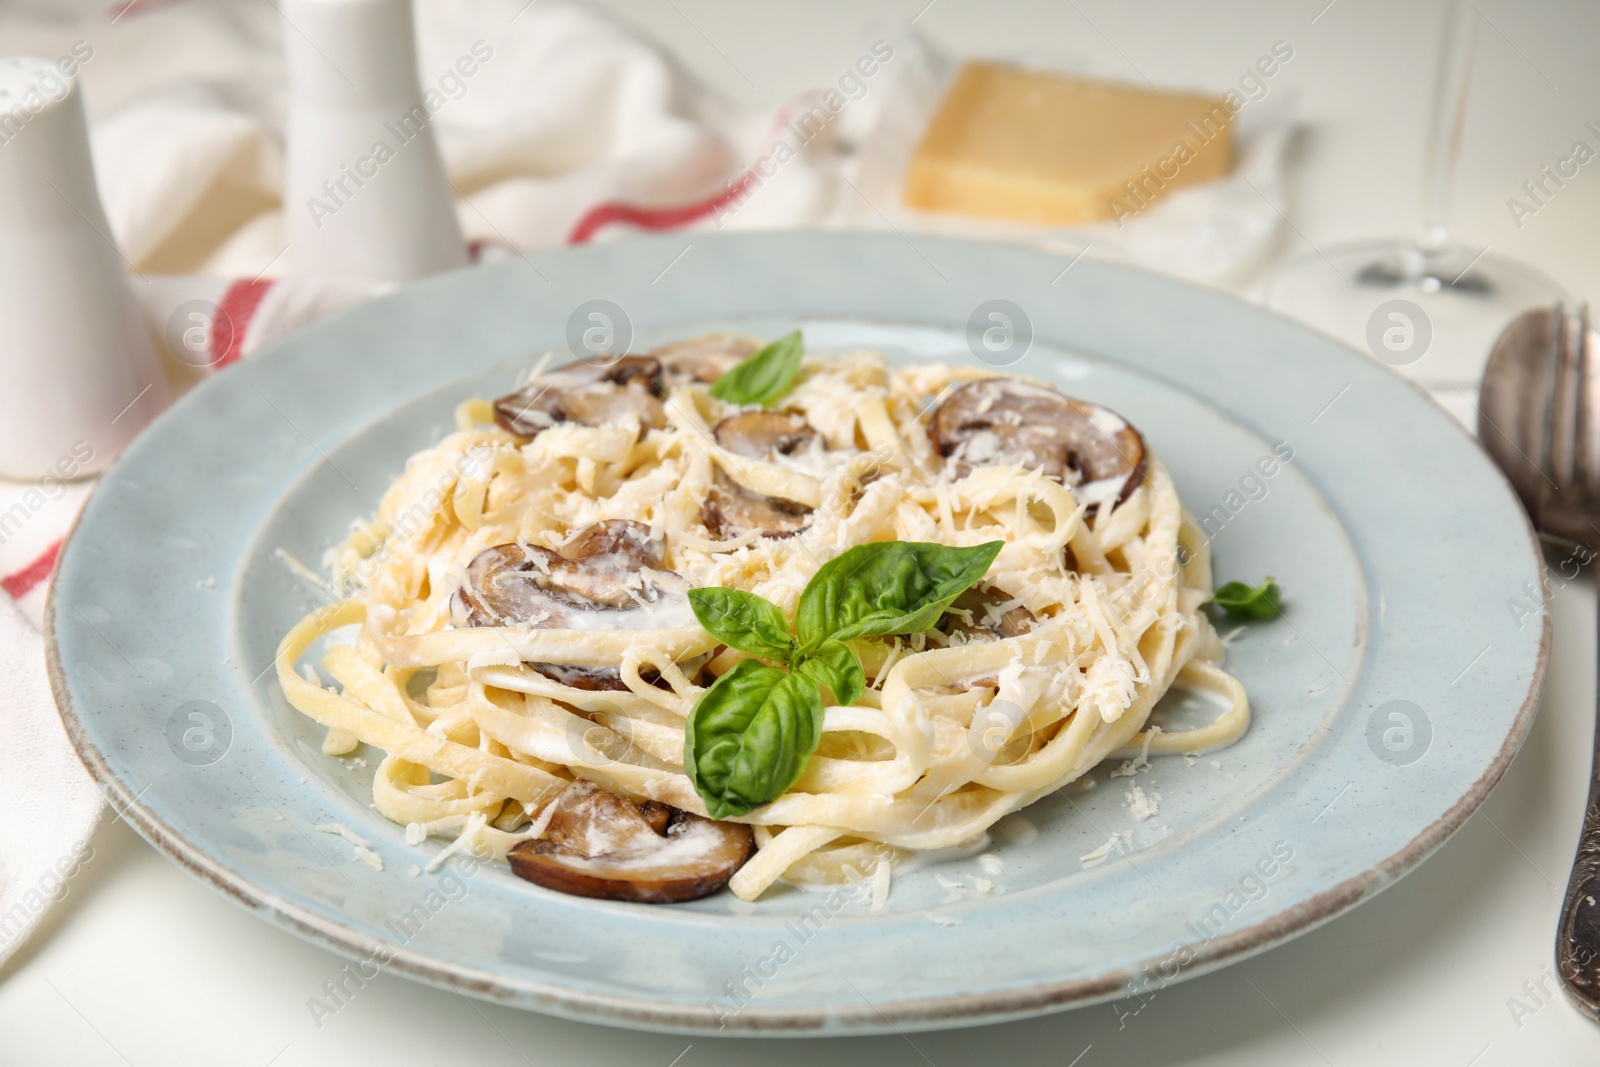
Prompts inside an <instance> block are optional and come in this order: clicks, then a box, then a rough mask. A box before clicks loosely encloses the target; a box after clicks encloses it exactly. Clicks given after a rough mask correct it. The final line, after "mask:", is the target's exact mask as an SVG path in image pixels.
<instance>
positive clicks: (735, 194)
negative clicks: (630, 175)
mask: <svg viewBox="0 0 1600 1067" xmlns="http://www.w3.org/2000/svg"><path fill="white" fill-rule="evenodd" d="M753 177H754V176H753V175H752V174H751V173H750V172H749V171H745V172H744V173H743V174H741V175H739V177H738V178H737V179H735V180H734V181H733V182H730V183H729V185H728V187H727V188H726V189H724V190H723V191H722V192H720V193H718V194H717V195H716V196H713V197H709V198H708V199H705V200H699V201H696V202H695V203H692V204H684V205H681V206H679V207H640V206H639V205H637V204H627V203H624V202H622V201H621V200H607V201H604V202H602V203H599V204H596V205H595V206H594V207H592V208H590V209H589V210H588V211H586V212H585V213H584V215H583V217H582V218H580V219H579V220H578V224H577V225H576V226H574V227H573V228H572V233H571V234H569V235H568V236H567V244H569V245H581V244H587V243H588V242H589V239H590V238H592V237H593V236H594V235H595V234H596V233H597V232H598V231H600V230H602V229H604V228H605V227H607V226H610V225H611V224H612V223H614V222H626V223H629V224H630V225H633V226H638V227H640V228H641V229H645V230H673V229H677V228H678V227H679V226H687V225H688V224H689V223H691V222H694V221H696V220H698V219H703V218H705V217H706V216H707V215H711V214H714V213H715V212H716V210H717V209H718V208H720V207H722V206H723V205H724V204H728V203H731V202H733V201H735V200H737V199H739V198H740V197H741V196H743V195H744V194H745V190H746V189H748V188H749V187H750V182H751V180H752V179H753Z"/></svg>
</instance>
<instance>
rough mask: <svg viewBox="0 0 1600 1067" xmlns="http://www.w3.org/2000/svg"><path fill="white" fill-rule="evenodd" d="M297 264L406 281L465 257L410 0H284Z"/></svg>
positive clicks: (287, 208) (309, 269) (292, 239)
mask: <svg viewBox="0 0 1600 1067" xmlns="http://www.w3.org/2000/svg"><path fill="white" fill-rule="evenodd" d="M282 11H283V17H284V20H285V22H286V23H287V25H285V26H284V31H283V39H284V47H285V50H286V59H287V66H288V73H289V111H288V130H287V137H286V140H287V171H288V173H287V177H286V180H285V193H284V205H283V210H284V213H285V217H286V220H287V230H288V239H289V256H290V258H291V260H292V262H293V264H294V269H295V272H296V273H298V274H302V275H310V276H320V277H337V278H347V279H353V280H361V281H374V282H404V281H409V280H411V279H414V278H420V277H423V276H424V275H427V274H432V273H434V272H436V271H442V270H450V269H452V268H455V267H460V266H464V265H466V263H467V248H466V241H465V240H464V239H463V238H462V235H461V225H460V222H459V221H458V220H457V218H456V212H455V200H454V197H453V196H452V195H451V194H452V190H451V187H450V183H449V181H448V180H447V179H446V177H445V170H444V163H443V161H442V160H441V159H440V157H439V147H438V143H437V141H436V140H435V138H434V130H433V118H432V116H431V115H430V114H429V112H428V110H427V109H426V108H425V107H424V106H423V99H422V91H421V88H420V84H419V82H418V78H417V45H416V33H415V29H414V27H413V21H412V11H411V3H410V0H284V2H283V6H282Z"/></svg>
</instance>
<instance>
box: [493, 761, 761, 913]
mask: <svg viewBox="0 0 1600 1067" xmlns="http://www.w3.org/2000/svg"><path fill="white" fill-rule="evenodd" d="M554 803H555V805H556V808H555V811H554V813H553V814H552V815H551V816H550V824H549V827H548V828H547V829H546V831H545V839H543V840H536V841H523V842H520V843H518V844H517V845H515V846H513V847H512V849H511V850H510V851H509V852H508V853H506V859H507V860H509V861H510V863H511V870H512V872H513V873H515V874H516V875H517V876H518V877H521V878H526V879H527V880H528V881H530V882H533V883H535V884H537V885H542V886H544V887H545V888H546V889H554V890H557V891H559V892H562V893H572V894H574V895H576V896H580V897H600V898H602V899H605V900H627V901H633V902H635V903H641V904H675V903H679V902H681V901H685V900H699V899H700V898H701V897H705V896H710V895H711V894H712V893H715V892H717V890H719V889H721V888H722V887H723V886H725V885H727V884H728V879H729V878H732V877H733V874H734V872H735V871H737V870H738V869H739V868H740V867H741V866H743V865H744V861H745V860H747V859H749V858H750V853H751V851H752V850H753V849H754V847H755V839H754V836H753V835H752V834H751V832H750V828H749V827H748V826H743V825H741V824H739V823H731V822H716V821H713V820H711V819H707V818H703V817H702V816H699V815H693V814H690V813H689V812H686V811H682V810H680V809H678V808H674V807H669V806H668V805H666V804H661V803H659V802H657V801H653V800H647V801H645V802H643V803H642V804H641V803H639V802H637V801H633V800H629V799H627V798H626V797H619V796H617V795H616V794H614V793H607V792H606V791H604V790H602V789H600V788H599V787H598V786H595V785H594V784H592V783H590V782H584V781H578V782H574V783H573V784H572V785H570V786H568V787H567V788H566V789H565V790H563V791H562V793H561V795H560V796H559V797H557V798H556V799H555V801H554Z"/></svg>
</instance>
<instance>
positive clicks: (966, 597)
mask: <svg viewBox="0 0 1600 1067" xmlns="http://www.w3.org/2000/svg"><path fill="white" fill-rule="evenodd" d="M1016 600H1017V598H1016V597H1014V596H1012V595H1011V594H1010V593H1007V592H1006V591H1005V590H1003V589H997V588H995V587H994V586H989V585H975V586H973V587H972V588H971V589H968V590H967V591H966V592H965V593H962V594H961V595H960V596H958V597H956V599H955V602H954V603H952V604H951V605H950V611H949V613H948V614H946V615H945V617H944V621H943V624H942V625H941V627H940V628H941V629H942V630H944V632H945V633H963V634H967V635H968V636H979V635H988V636H990V637H1021V636H1022V635H1023V634H1025V633H1027V632H1028V631H1029V630H1031V629H1033V627H1034V625H1035V624H1036V623H1037V622H1038V621H1039V617H1038V616H1037V615H1035V614H1034V613H1033V612H1031V611H1029V610H1028V609H1027V608H1025V607H1023V606H1022V605H1021V604H1019V603H1017V602H1016ZM1007 605H1010V606H1009V607H1008V606H1007Z"/></svg>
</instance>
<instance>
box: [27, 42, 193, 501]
mask: <svg viewBox="0 0 1600 1067" xmlns="http://www.w3.org/2000/svg"><path fill="white" fill-rule="evenodd" d="M126 269H127V264H126V263H125V262H124V260H123V258H122V254H121V252H119V251H118V249H117V246H116V244H115V242H114V241H113V239H112V236H111V227H110V225H109V224H108V223H107V222H106V215H105V210H104V209H103V208H102V207H101V204H100V194H99V192H98V191H97V189H96V187H95V180H94V162H93V160H92V159H91V157H90V154H89V128H88V121H87V119H86V117H85V112H84V107H83V91H82V89H81V88H80V87H79V85H78V81H77V78H76V77H75V76H74V75H72V74H68V73H67V72H66V71H65V70H64V69H63V68H62V67H61V66H60V65H59V64H57V63H55V62H52V61H50V60H47V59H39V58H37V57H33V56H4V57H0V474H3V475H5V476H8V477H12V478H18V479H38V478H42V477H44V476H45V475H51V476H54V477H57V478H60V477H77V476H80V475H84V474H91V473H94V472H96V471H99V470H101V469H103V468H104V467H105V466H106V465H107V464H109V463H110V462H111V461H112V460H113V459H115V458H116V456H117V454H118V453H120V452H121V451H122V449H123V447H124V446H125V445H127V443H128V442H129V441H130V440H132V439H133V437H134V435H135V434H137V433H138V432H139V431H140V430H142V429H143V428H144V427H145V426H146V425H147V424H148V423H149V422H150V420H151V419H153V418H155V417H156V415H157V414H158V413H160V411H161V410H162V408H164V407H166V405H167V401H168V391H167V383H166V380H165V378H164V377H163V372H162V369H161V364H160V362H159V360H158V358H157V356H156V350H155V345H154V343H153V340H152V338H151V335H150V332H149V327H148V326H147V325H146V323H145V321H144V318H143V316H142V315H141V314H140V312H139V309H138V305H137V303H136V302H135V300H134V297H133V293H132V291H131V290H130V288H129V286H128V280H127V275H126V273H125V271H126Z"/></svg>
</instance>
